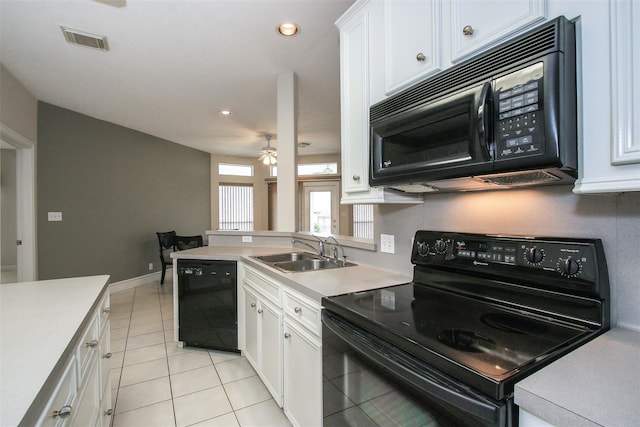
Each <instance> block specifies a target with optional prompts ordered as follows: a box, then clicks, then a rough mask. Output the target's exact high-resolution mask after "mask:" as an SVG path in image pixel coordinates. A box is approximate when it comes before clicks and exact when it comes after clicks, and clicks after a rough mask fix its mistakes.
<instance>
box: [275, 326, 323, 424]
mask: <svg viewBox="0 0 640 427" xmlns="http://www.w3.org/2000/svg"><path fill="white" fill-rule="evenodd" d="M284 338H285V340H284V366H285V367H286V369H285V370H284V411H285V414H287V416H288V417H289V419H290V420H292V422H293V425H298V426H321V425H322V347H321V345H322V344H321V343H320V342H318V340H317V339H315V338H313V337H312V336H311V335H309V334H308V333H307V332H304V331H303V329H302V328H300V327H296V324H295V323H294V322H290V321H289V320H287V319H286V318H285V321H284Z"/></svg>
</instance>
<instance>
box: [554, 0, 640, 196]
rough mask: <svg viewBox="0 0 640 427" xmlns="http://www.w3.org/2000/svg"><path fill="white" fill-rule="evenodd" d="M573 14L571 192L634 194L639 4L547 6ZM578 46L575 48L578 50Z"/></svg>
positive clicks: (638, 152) (639, 150)
mask: <svg viewBox="0 0 640 427" xmlns="http://www.w3.org/2000/svg"><path fill="white" fill-rule="evenodd" d="M550 6H551V7H552V10H551V12H553V13H554V14H564V15H566V16H579V18H578V20H579V22H580V26H579V28H580V37H579V43H580V45H579V46H578V49H579V51H580V55H581V58H580V62H581V64H579V84H578V85H579V87H578V96H579V99H578V103H579V107H580V112H581V114H580V116H579V117H580V118H581V121H580V124H579V127H578V129H579V130H581V131H582V132H581V134H580V146H579V152H580V153H581V156H580V159H579V162H580V163H579V167H578V173H579V178H578V180H577V181H576V184H575V186H574V189H573V192H574V193H577V194H597V193H617V192H625V191H640V109H639V108H638V105H640V78H638V74H640V53H639V51H640V40H639V39H638V36H637V25H638V22H640V4H638V2H636V1H627V0H624V1H623V0H610V1H597V2H561V1H552V2H550ZM580 46H581V47H580Z"/></svg>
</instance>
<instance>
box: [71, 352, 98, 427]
mask: <svg viewBox="0 0 640 427" xmlns="http://www.w3.org/2000/svg"><path fill="white" fill-rule="evenodd" d="M91 360H92V362H91V363H90V364H89V371H88V375H87V381H86V384H85V385H84V388H82V389H81V391H80V393H78V400H77V403H76V405H75V407H74V410H75V411H74V412H75V413H74V415H73V425H74V426H78V427H80V426H88V427H90V426H95V425H96V424H97V422H98V411H99V410H100V400H99V395H100V381H99V377H98V374H99V373H98V369H99V366H98V363H97V361H96V360H95V359H93V358H92V359H91Z"/></svg>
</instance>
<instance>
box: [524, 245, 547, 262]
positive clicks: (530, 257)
mask: <svg viewBox="0 0 640 427" xmlns="http://www.w3.org/2000/svg"><path fill="white" fill-rule="evenodd" d="M524 257H525V259H526V260H527V262H529V263H531V264H540V263H541V262H542V260H543V259H544V250H542V249H538V248H537V247H535V246H533V247H531V248H527V249H525V251H524Z"/></svg>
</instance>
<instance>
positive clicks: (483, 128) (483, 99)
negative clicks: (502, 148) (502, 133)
mask: <svg viewBox="0 0 640 427" xmlns="http://www.w3.org/2000/svg"><path fill="white" fill-rule="evenodd" d="M491 95H492V93H491V83H489V82H487V83H485V84H484V85H483V86H482V92H481V93H480V102H479V103H478V140H479V141H480V148H481V150H482V154H483V156H484V159H485V160H490V159H491V157H492V156H491V147H490V146H489V140H490V139H491V135H489V132H490V129H491V128H490V123H491V122H490V121H491V99H492V97H491Z"/></svg>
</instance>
